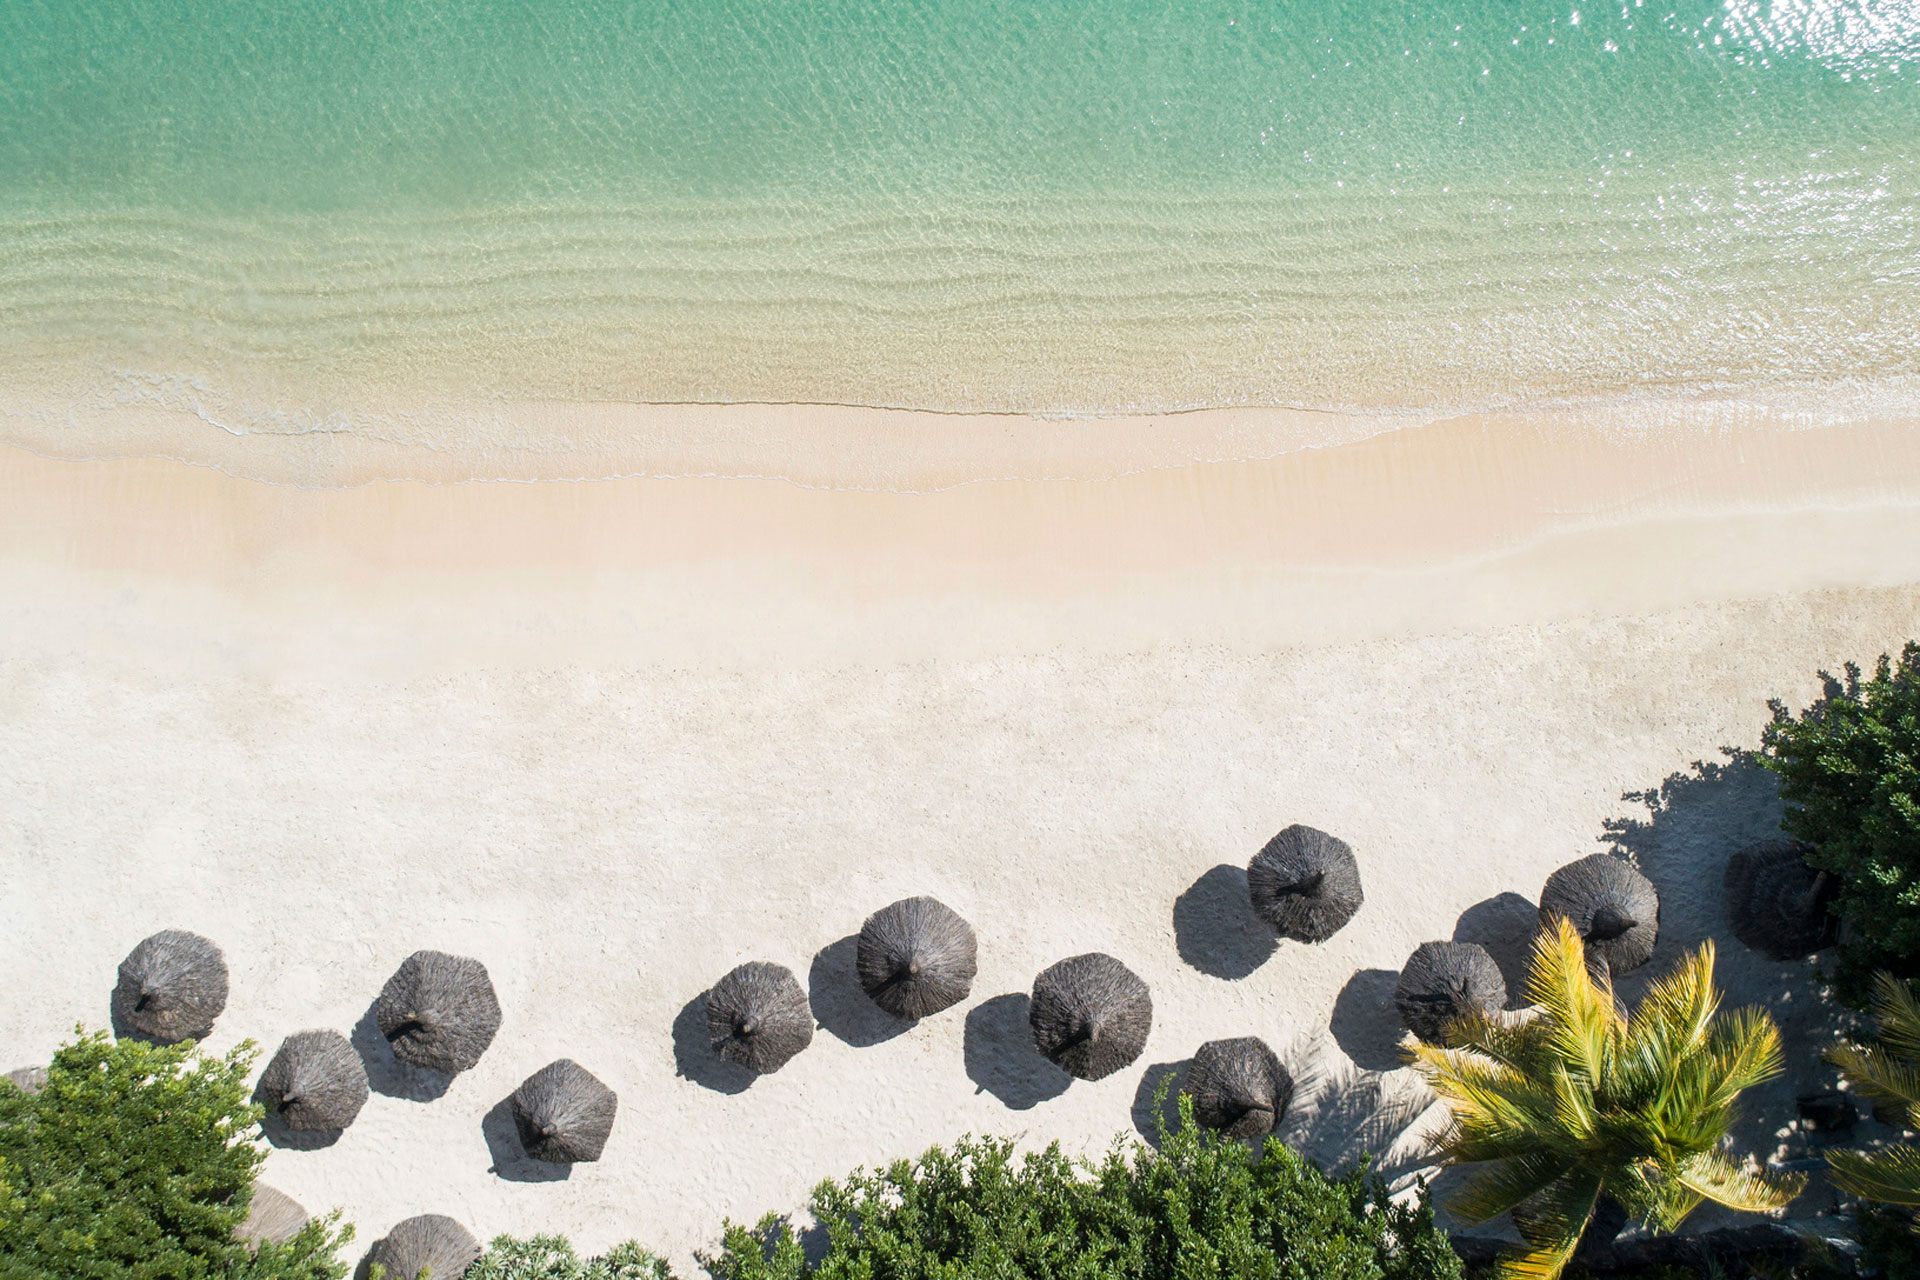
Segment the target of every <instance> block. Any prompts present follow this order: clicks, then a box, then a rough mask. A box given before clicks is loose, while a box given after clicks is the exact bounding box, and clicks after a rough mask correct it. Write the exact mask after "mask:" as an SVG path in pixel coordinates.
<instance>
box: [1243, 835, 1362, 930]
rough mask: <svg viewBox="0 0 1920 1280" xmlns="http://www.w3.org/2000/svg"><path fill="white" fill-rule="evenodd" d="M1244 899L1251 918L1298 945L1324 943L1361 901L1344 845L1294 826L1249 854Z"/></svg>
mask: <svg viewBox="0 0 1920 1280" xmlns="http://www.w3.org/2000/svg"><path fill="white" fill-rule="evenodd" d="M1247 897H1248V899H1249V900H1250V901H1251V902H1252V903H1253V913H1254V914H1255V915H1257V916H1259V917H1260V918H1261V919H1262V920H1265V921H1266V922H1267V923H1268V924H1270V925H1272V926H1273V927H1274V929H1275V930H1276V931H1277V932H1279V933H1280V934H1282V935H1283V936H1285V937H1288V938H1293V939H1295V940H1296V941H1299V942H1325V941H1326V940H1327V939H1328V938H1331V937H1332V936H1333V935H1334V934H1336V933H1338V932H1340V930H1341V929H1342V928H1344V927H1345V926H1346V923H1347V921H1349V920H1351V919H1353V913H1354V912H1356V911H1358V910H1359V909H1360V904H1361V903H1363V902H1365V901H1366V894H1365V893H1363V892H1362V891H1361V889H1360V867H1359V864H1357V863H1356V862H1354V860H1353V850H1352V849H1351V848H1349V847H1348V846H1347V842H1346V841H1344V840H1337V839H1335V838H1334V837H1332V836H1330V835H1328V834H1327V833H1326V832H1324V831H1316V830H1314V829H1313V828H1312V827H1303V826H1299V825H1297V824H1296V825H1295V826H1291V827H1288V828H1287V829H1286V830H1285V831H1282V832H1281V833H1280V834H1279V835H1277V836H1275V837H1274V838H1273V839H1271V840H1269V841H1267V844H1266V847H1265V848H1264V849H1262V850H1260V852H1259V853H1256V854H1254V855H1253V861H1252V862H1249V863H1248V864H1247Z"/></svg>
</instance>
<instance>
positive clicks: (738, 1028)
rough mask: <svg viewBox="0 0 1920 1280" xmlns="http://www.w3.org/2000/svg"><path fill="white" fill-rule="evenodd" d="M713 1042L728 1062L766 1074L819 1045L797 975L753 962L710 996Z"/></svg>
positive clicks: (717, 985)
mask: <svg viewBox="0 0 1920 1280" xmlns="http://www.w3.org/2000/svg"><path fill="white" fill-rule="evenodd" d="M707 1040H708V1043H710V1044H711V1045H712V1046H713V1051H714V1052H715V1053H717V1054H719V1055H720V1056H721V1057H722V1058H725V1059H726V1060H727V1061H728V1062H736V1063H738V1064H740V1065H741V1066H743V1067H746V1068H747V1069H748V1070H751V1071H757V1072H760V1073H761V1074H762V1075H765V1074H768V1073H770V1072H774V1071H778V1070H779V1069H780V1068H782V1067H784V1066H786V1065H787V1062H788V1060H789V1059H791V1058H792V1057H793V1055H794V1054H796V1053H799V1052H800V1051H801V1050H802V1049H804V1048H806V1047H807V1046H808V1045H810V1044H812V1043H813V1008H812V1006H811V1005H809V1004H808V1003H807V993H806V991H805V990H803V989H802V988H801V986H800V982H799V979H797V978H795V977H794V976H793V971H792V970H790V969H788V968H787V967H786V966H785V965H779V964H769V963H767V962H766V961H763V960H754V961H750V962H748V963H747V964H743V965H741V966H740V967H739V968H737V969H735V970H734V971H733V972H731V973H729V974H728V975H727V976H726V977H724V978H722V979H720V981H718V982H716V983H714V984H713V987H712V988H711V989H710V990H709V991H708V992H707Z"/></svg>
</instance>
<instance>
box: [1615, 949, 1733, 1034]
mask: <svg viewBox="0 0 1920 1280" xmlns="http://www.w3.org/2000/svg"><path fill="white" fill-rule="evenodd" d="M1719 1007H1720V993H1719V992H1718V991H1717V990H1715V988H1714V985H1713V943H1712V941H1711V940H1709V941H1707V942H1705V943H1703V944H1702V945H1701V947H1700V949H1699V950H1698V951H1696V952H1694V953H1693V954H1692V955H1690V956H1688V957H1687V958H1686V959H1685V960H1683V961H1682V962H1681V963H1680V967H1679V968H1677V969H1675V970H1674V971H1673V972H1672V973H1670V974H1668V975H1667V976H1666V977H1664V978H1662V979H1660V980H1659V981H1658V982H1656V983H1654V984H1653V985H1652V986H1651V987H1649V988H1648V989H1647V994H1646V995H1645V997H1643V998H1642V999H1641V1001H1640V1007H1639V1008H1638V1009H1636V1010H1634V1013H1633V1023H1632V1032H1631V1034H1632V1038H1633V1039H1634V1040H1636V1041H1651V1040H1657V1041H1658V1042H1659V1043H1660V1044H1661V1046H1662V1047H1663V1048H1664V1049H1665V1050H1666V1051H1667V1052H1668V1053H1673V1052H1676V1051H1681V1050H1685V1049H1693V1048H1698V1047H1700V1046H1701V1045H1702V1044H1704V1043H1705V1042H1706V1038H1707V1032H1708V1030H1709V1028H1711V1027H1712V1025H1713V1015H1714V1014H1715V1013H1716V1012H1717V1011H1718V1010H1719Z"/></svg>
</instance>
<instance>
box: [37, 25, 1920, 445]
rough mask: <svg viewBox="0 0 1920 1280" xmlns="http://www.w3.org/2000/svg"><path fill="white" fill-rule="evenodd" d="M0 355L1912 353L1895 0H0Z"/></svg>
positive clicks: (1327, 388)
mask: <svg viewBox="0 0 1920 1280" xmlns="http://www.w3.org/2000/svg"><path fill="white" fill-rule="evenodd" d="M0 175H4V178H5V182H4V187H3V188H0V358H4V359H5V360H6V361H7V363H8V367H9V368H11V369H12V370H13V371H14V372H13V374H12V377H13V378H14V379H16V380H21V381H33V382H35V383H36V384H40V383H57V382H59V381H60V380H62V379H72V378H87V379H93V380H94V381H96V382H97V381H98V380H100V379H106V380H107V382H109V383H120V384H124V385H126V386H129V387H139V386H145V385H150V384H151V383H152V382H153V381H154V380H156V379H172V378H183V379H187V380H189V381H191V382H192V383H193V384H194V385H196V386H200V387H203V388H206V389H208V390H209V394H212V393H214V392H218V393H219V394H222V395H224V396H226V397H228V398H229V399H232V400H234V401H236V402H240V401H244V402H245V403H247V404H248V405H250V406H251V407H252V408H251V411H257V412H260V413H268V412H290V411H298V410H301V409H303V408H311V407H315V406H319V407H323V408H324V407H329V406H337V405H347V404H366V403H373V402H376V401H377V400H378V398H379V396H380V395H381V394H383V391H384V390H386V389H394V390H397V389H401V388H406V389H409V390H411V391H415V392H418V391H425V392H428V393H430V394H433V395H446V396H472V397H474V398H476V399H481V400H488V399H499V398H520V397H537V398H546V397H557V398H576V397H578V398H593V399H624V400H635V401H680V400H707V401H736V400H776V401H783V400H807V401H825V402H843V403H863V404H882V405H902V406H912V407H924V408H940V409H984V408H1005V409H1021V410H1036V411H1105V410H1119V409H1143V408H1174V407H1192V406H1202V405H1230V404H1295V405H1312V406H1387V407H1419V408H1424V407H1439V406H1457V405H1463V404H1480V403H1514V402H1521V403H1525V402H1532V401H1539V400H1552V399H1561V398H1569V397H1585V396H1593V395H1614V394H1619V393H1623V392H1634V391H1644V390H1653V391H1659V392H1669V391H1676V390H1677V391H1693V390H1699V389H1707V390H1714V391H1726V390H1733V391H1741V390H1745V389H1754V388H1766V387H1776V386H1780V385H1795V386H1801V387H1807V386H1811V387H1813V388H1816V389H1817V388H1821V387H1828V386H1832V385H1835V384H1841V383H1845V384H1849V385H1854V386H1857V385H1860V384H1874V383H1878V382H1881V381H1897V380H1899V379H1901V378H1902V377H1905V376H1908V375H1912V374H1915V373H1920V288H1916V286H1917V285H1920V0H1908V2H1906V3H1864V2H1860V0H1855V2H1854V3H1837V2H1835V0H1777V2H1775V3H1771V4H1768V3H1765V0H1726V2H1725V3H1713V4H1708V3H1701V2H1699V0H1682V2H1680V3H1674V0H1667V2H1666V3H1655V4H1639V3H1634V2H1633V0H1627V3H1625V4H1619V3H1616V4H1611V5H1599V6H1589V5H1587V4H1586V3H1584V2H1583V0H1562V2H1560V3H1555V4H1546V3H1537V2H1534V0H1469V2H1464V3H1452V4H1447V5H1433V6H1424V5H1415V4H1408V3H1392V2H1388V0H1365V2H1361V0H1354V2H1351V3H1345V2H1337V0H1310V2H1306V3H1293V4H1281V3H1268V4H1264V5H1251V4H1245V3H1230V2H1225V0H1158V2H1153V0H1100V2H1098V3H1095V2H1094V0H1022V2H1020V3H1013V2H1010V0H1008V2H997V3H985V2H983V3H970V4H965V5H962V4H944V5H933V4H918V5H914V4H900V5H884V6H883V5H868V4H861V3H854V2H852V0H795V2H790V3H781V2H769V0H697V2H692V3H651V4H633V3H627V4H613V3H604V2H602V3H581V2H577V0H572V2H569V3H559V2H558V0H458V2H455V0H411V2H409V0H387V2H384V3H377V2H373V0H290V2H289V3H284V4H279V5H274V6H241V5H233V4H227V3H214V2H213V0H176V2H174V3H170V4H167V5H153V4H151V3H147V2H146V0H98V2H96V3H92V4H88V5H74V4H72V3H70V0H14V2H13V3H11V4H9V5H7V6H4V7H0Z"/></svg>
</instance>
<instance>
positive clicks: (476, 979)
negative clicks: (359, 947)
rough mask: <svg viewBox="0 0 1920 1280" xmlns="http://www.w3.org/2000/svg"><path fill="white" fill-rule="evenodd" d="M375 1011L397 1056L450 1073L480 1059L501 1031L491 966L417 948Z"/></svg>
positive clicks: (396, 973)
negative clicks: (489, 971) (496, 1033)
mask: <svg viewBox="0 0 1920 1280" xmlns="http://www.w3.org/2000/svg"><path fill="white" fill-rule="evenodd" d="M374 1014H375V1016H376V1017H377V1018H378V1020H379V1023H380V1034H381V1035H383V1036H385V1037H386V1038H387V1043H388V1044H390V1045H392V1046H393V1055H394V1057H396V1058H398V1059H400V1061H402V1062H404V1063H407V1064H408V1065H409V1066H415V1067H427V1068H429V1069H431V1070H434V1071H442V1072H445V1073H446V1074H448V1075H454V1074H457V1073H458V1072H461V1071H465V1070H467V1069H468V1068H469V1067H471V1066H473V1064H474V1063H476V1062H478V1061H480V1055H481V1054H483V1053H485V1052H486V1051H487V1046H488V1045H490V1044H492V1043H493V1035H494V1032H496V1031H498V1030H499V1029H500V1001H499V999H498V998H497V997H495V995H494V994H493V981H492V979H490V978H488V976H487V966H485V965H483V964H481V963H480V962H479V961H478V960H474V959H472V958H470V957H468V956H450V955H448V954H447V953H446V952H444V951H416V952H414V953H413V954H412V955H410V956H408V957H407V958H406V959H405V960H403V961H401V963H400V967H399V968H398V969H396V970H395V971H394V974H393V976H392V977H391V978H388V979H387V985H386V986H384V987H382V988H381V989H380V999H379V1002H378V1003H377V1004H376V1006H375V1009H374Z"/></svg>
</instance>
